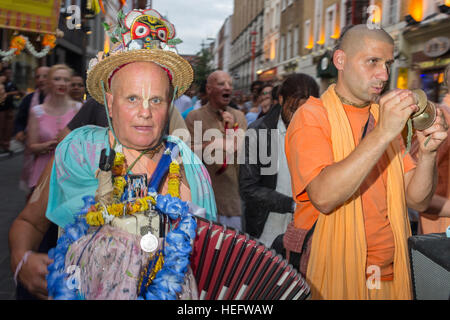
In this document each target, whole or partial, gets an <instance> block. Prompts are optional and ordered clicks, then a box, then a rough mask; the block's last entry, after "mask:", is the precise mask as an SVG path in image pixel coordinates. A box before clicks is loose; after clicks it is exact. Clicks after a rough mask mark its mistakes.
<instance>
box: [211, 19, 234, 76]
mask: <svg viewBox="0 0 450 320" xmlns="http://www.w3.org/2000/svg"><path fill="white" fill-rule="evenodd" d="M230 54H231V16H229V17H227V18H226V19H225V22H224V23H223V25H222V27H221V28H220V30H219V32H218V33H217V36H216V40H215V43H214V68H215V69H218V70H223V71H225V72H229V71H230Z"/></svg>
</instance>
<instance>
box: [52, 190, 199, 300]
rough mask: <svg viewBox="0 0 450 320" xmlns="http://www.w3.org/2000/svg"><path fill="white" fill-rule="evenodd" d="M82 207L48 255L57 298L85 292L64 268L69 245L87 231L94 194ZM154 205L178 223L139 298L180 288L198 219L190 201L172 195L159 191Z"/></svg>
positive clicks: (163, 296)
mask: <svg viewBox="0 0 450 320" xmlns="http://www.w3.org/2000/svg"><path fill="white" fill-rule="evenodd" d="M83 201H84V203H85V205H84V207H83V209H82V210H80V212H79V213H77V214H76V215H75V222H74V223H71V224H69V225H67V226H66V227H65V228H64V233H63V234H62V235H61V237H60V238H59V239H58V242H57V245H56V248H53V249H51V250H50V251H49V253H48V255H49V258H50V259H53V260H54V262H53V263H52V264H51V265H49V267H48V271H49V273H48V274H47V276H46V279H47V289H48V294H49V297H51V298H53V299H55V300H81V299H84V297H83V295H82V294H81V292H80V291H79V289H77V288H73V287H72V286H70V285H68V281H70V279H67V278H68V277H69V276H70V275H69V274H68V273H66V271H65V258H66V253H67V250H68V248H69V246H70V245H72V244H73V243H74V242H75V241H77V240H78V239H80V238H81V237H83V236H85V235H86V234H87V231H88V229H89V225H88V223H87V222H86V219H84V216H85V215H86V213H87V212H88V211H89V209H90V208H91V206H92V205H93V204H94V203H95V200H94V197H85V198H83ZM155 208H156V209H157V211H159V212H160V213H162V214H166V215H168V217H169V218H170V219H172V220H177V219H180V222H179V223H178V225H177V227H176V228H174V229H173V230H171V231H170V232H169V233H168V234H167V236H166V239H165V242H166V246H165V247H164V249H163V254H164V265H163V266H162V268H161V270H160V271H159V272H158V273H157V274H156V276H155V278H154V280H153V281H152V283H151V284H150V285H149V286H148V287H147V288H146V290H145V291H144V293H143V294H142V295H141V296H139V297H138V299H139V300H144V299H146V300H172V299H176V298H177V293H180V292H181V289H182V284H183V282H184V277H185V274H186V272H187V270H188V266H189V263H190V261H189V257H190V253H191V251H192V242H193V241H194V239H195V235H196V228H197V223H196V221H195V219H194V217H193V215H192V214H191V213H190V212H189V206H188V204H187V202H184V201H182V200H181V199H179V198H175V197H172V196H171V195H157V196H156V202H155Z"/></svg>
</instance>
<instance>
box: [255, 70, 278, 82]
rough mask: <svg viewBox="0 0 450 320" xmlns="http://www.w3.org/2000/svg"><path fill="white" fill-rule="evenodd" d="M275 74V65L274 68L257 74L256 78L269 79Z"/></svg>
mask: <svg viewBox="0 0 450 320" xmlns="http://www.w3.org/2000/svg"><path fill="white" fill-rule="evenodd" d="M276 75H277V68H276V67H275V68H272V69H269V70H266V71H263V72H261V73H260V74H258V80H261V81H270V80H273V79H274V78H275V76H276Z"/></svg>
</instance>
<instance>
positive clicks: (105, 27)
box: [102, 22, 111, 31]
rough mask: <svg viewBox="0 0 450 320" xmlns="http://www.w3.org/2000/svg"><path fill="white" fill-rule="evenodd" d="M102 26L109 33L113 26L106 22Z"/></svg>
mask: <svg viewBox="0 0 450 320" xmlns="http://www.w3.org/2000/svg"><path fill="white" fill-rule="evenodd" d="M102 25H103V29H105V31H109V30H110V29H111V26H110V25H109V24H107V23H106V22H103V23H102Z"/></svg>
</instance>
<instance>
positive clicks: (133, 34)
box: [123, 9, 175, 49]
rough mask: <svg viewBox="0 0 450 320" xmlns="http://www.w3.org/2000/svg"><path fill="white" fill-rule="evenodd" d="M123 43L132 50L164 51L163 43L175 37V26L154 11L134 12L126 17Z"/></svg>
mask: <svg viewBox="0 0 450 320" xmlns="http://www.w3.org/2000/svg"><path fill="white" fill-rule="evenodd" d="M124 22H125V27H127V28H128V29H130V31H128V32H126V33H124V34H123V43H124V44H125V45H126V46H127V47H129V48H130V49H162V43H167V41H169V40H171V39H173V38H174V37H175V28H174V27H173V25H172V24H171V23H170V22H169V21H167V20H165V19H164V18H162V17H161V15H160V14H159V13H158V12H156V11H155V10H153V9H150V10H144V11H141V10H133V11H131V12H130V13H129V14H128V15H127V16H126V17H125V21H124Z"/></svg>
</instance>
